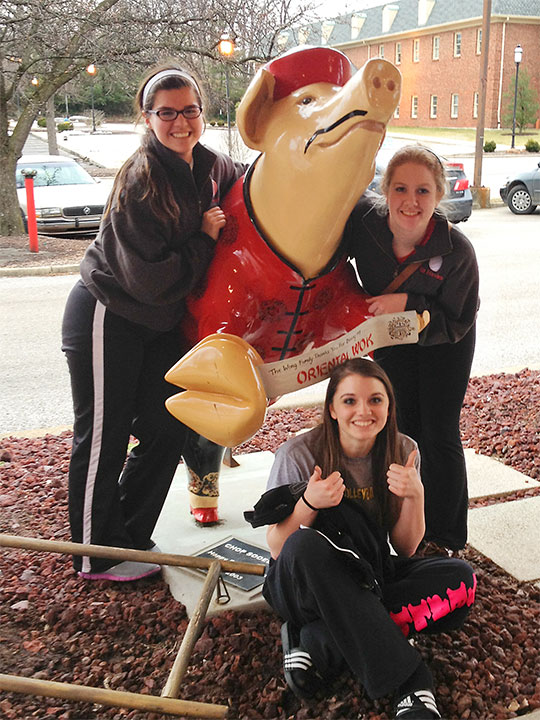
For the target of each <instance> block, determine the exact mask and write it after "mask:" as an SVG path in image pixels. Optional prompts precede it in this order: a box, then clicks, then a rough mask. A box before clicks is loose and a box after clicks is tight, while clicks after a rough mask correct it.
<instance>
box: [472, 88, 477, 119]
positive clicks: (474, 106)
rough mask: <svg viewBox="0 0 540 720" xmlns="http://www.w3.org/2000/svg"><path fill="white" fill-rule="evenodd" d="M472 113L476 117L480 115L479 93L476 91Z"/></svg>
mask: <svg viewBox="0 0 540 720" xmlns="http://www.w3.org/2000/svg"><path fill="white" fill-rule="evenodd" d="M472 115H473V117H474V118H477V117H478V93H477V92H475V93H474V95H473V103H472Z"/></svg>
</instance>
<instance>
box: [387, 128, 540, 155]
mask: <svg viewBox="0 0 540 720" xmlns="http://www.w3.org/2000/svg"><path fill="white" fill-rule="evenodd" d="M388 130H389V131H390V132H392V133H399V134H400V135H421V136H423V137H432V138H441V139H445V138H451V139H456V140H458V139H462V140H470V141H472V142H474V141H475V140H476V128H432V127H401V126H399V125H393V124H391V125H389V127H388ZM531 138H532V139H533V140H536V141H537V142H540V130H535V129H534V128H527V129H526V130H524V131H523V135H520V134H519V133H518V132H517V130H516V138H515V147H516V148H517V149H523V146H524V145H525V143H526V142H527V140H530V139H531ZM487 140H494V141H495V142H496V143H497V144H501V145H510V143H511V142H512V129H511V128H503V129H501V130H490V129H488V128H486V129H485V130H484V142H485V141H487Z"/></svg>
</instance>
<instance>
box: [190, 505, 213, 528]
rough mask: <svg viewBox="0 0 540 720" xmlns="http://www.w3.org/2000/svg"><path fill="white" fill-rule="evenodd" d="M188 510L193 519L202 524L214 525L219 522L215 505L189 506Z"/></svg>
mask: <svg viewBox="0 0 540 720" xmlns="http://www.w3.org/2000/svg"><path fill="white" fill-rule="evenodd" d="M190 512H191V514H192V515H193V517H194V518H195V520H196V521H197V522H200V523H201V524H202V525H215V524H216V523H217V522H219V516H218V509H217V508H216V507H196V508H194V507H190Z"/></svg>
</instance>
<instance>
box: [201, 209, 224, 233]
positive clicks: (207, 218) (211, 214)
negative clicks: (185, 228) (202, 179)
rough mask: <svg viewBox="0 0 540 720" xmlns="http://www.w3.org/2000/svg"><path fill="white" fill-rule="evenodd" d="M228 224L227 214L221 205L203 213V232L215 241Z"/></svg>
mask: <svg viewBox="0 0 540 720" xmlns="http://www.w3.org/2000/svg"><path fill="white" fill-rule="evenodd" d="M226 222H227V219H226V217H225V213H224V212H223V210H222V209H221V208H220V207H219V205H216V206H215V207H213V208H210V210H207V211H206V212H205V213H203V216H202V223H201V230H202V231H203V232H204V233H206V234H207V235H210V237H211V238H212V239H213V240H217V239H218V235H219V231H220V230H221V228H223V227H225V223H226Z"/></svg>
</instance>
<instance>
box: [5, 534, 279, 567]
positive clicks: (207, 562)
mask: <svg viewBox="0 0 540 720" xmlns="http://www.w3.org/2000/svg"><path fill="white" fill-rule="evenodd" d="M0 547H10V548H19V549H21V550H37V551H43V552H57V553H62V554H64V555H88V557H99V558H108V559H111V560H119V561H123V560H132V561H133V562H146V563H156V564H157V565H172V566H175V567H191V568H199V569H201V570H208V569H209V568H210V566H211V565H212V563H214V562H216V561H215V559H214V558H204V557H192V556H191V555H175V554H172V553H157V552H149V551H147V550H129V549H128V548H118V547H116V548H115V547H108V546H106V545H84V544H83V543H73V542H62V541H59V540H41V539H40V538H29V537H20V536H19V535H3V534H0ZM219 563H220V565H221V569H222V570H225V571H228V572H239V573H245V574H246V575H264V573H265V571H266V566H265V565H258V564H255V563H247V562H243V563H242V562H234V561H233V560H219Z"/></svg>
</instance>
